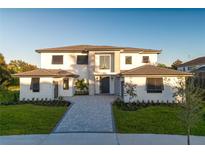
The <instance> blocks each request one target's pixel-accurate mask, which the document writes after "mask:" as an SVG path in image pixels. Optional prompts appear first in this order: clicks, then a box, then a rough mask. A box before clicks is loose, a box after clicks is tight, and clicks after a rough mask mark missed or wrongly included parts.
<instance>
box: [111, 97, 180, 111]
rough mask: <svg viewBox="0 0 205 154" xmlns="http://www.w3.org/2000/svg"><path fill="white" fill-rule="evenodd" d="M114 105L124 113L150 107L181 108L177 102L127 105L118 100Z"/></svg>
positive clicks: (133, 103)
mask: <svg viewBox="0 0 205 154" xmlns="http://www.w3.org/2000/svg"><path fill="white" fill-rule="evenodd" d="M113 105H116V106H117V107H118V108H120V109H121V110H124V111H136V110H138V109H139V108H144V107H148V106H162V105H164V106H179V105H180V104H179V103H175V102H159V101H157V102H154V101H148V102H145V101H142V102H139V101H138V102H132V103H125V102H124V101H123V100H121V99H120V98H117V99H116V100H115V101H114V102H113Z"/></svg>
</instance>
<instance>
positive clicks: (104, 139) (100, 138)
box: [0, 133, 205, 145]
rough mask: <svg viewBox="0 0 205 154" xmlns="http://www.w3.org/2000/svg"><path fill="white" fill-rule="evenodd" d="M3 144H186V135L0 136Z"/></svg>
mask: <svg viewBox="0 0 205 154" xmlns="http://www.w3.org/2000/svg"><path fill="white" fill-rule="evenodd" d="M0 144H3V145H118V144H122V145H186V136H182V135H161V134H116V133H54V134H48V135H13V136H0ZM191 144H193V145H204V144H205V137H202V136H191Z"/></svg>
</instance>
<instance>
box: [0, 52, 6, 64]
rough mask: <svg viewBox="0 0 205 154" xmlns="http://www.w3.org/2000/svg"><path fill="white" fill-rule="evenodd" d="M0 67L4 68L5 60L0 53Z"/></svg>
mask: <svg viewBox="0 0 205 154" xmlns="http://www.w3.org/2000/svg"><path fill="white" fill-rule="evenodd" d="M0 66H6V62H5V58H4V56H3V54H2V53H0Z"/></svg>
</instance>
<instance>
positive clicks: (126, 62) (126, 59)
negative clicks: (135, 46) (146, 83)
mask: <svg viewBox="0 0 205 154" xmlns="http://www.w3.org/2000/svg"><path fill="white" fill-rule="evenodd" d="M128 58H130V59H128ZM129 61H130V62H129ZM125 64H126V65H130V64H132V56H125Z"/></svg>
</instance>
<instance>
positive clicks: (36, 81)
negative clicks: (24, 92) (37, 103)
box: [30, 78, 40, 92]
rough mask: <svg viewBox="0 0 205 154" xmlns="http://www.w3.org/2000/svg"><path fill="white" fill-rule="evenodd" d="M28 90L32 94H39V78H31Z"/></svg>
mask: <svg viewBox="0 0 205 154" xmlns="http://www.w3.org/2000/svg"><path fill="white" fill-rule="evenodd" d="M30 89H31V90H32V91H33V92H39V91H40V78H32V79H31V85H30Z"/></svg>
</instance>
